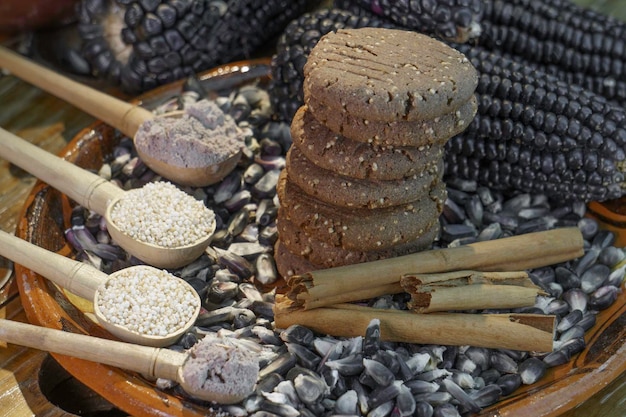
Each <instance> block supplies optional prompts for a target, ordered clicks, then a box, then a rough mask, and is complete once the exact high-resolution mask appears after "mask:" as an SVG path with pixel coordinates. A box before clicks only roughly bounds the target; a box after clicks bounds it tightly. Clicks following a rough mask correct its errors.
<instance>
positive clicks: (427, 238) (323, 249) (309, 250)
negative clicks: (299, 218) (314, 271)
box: [276, 210, 439, 268]
mask: <svg viewBox="0 0 626 417" xmlns="http://www.w3.org/2000/svg"><path fill="white" fill-rule="evenodd" d="M276 225H277V227H278V236H279V238H280V241H281V242H282V245H283V246H284V247H285V248H286V249H288V250H289V252H291V253H293V254H296V255H298V256H301V257H304V258H305V259H307V260H308V261H309V262H311V263H312V264H315V265H318V266H319V267H322V268H333V267H336V266H343V265H351V264H356V263H361V262H371V261H377V260H380V259H386V258H393V257H396V256H402V255H407V254H409V253H415V252H419V251H422V250H425V249H429V248H430V247H431V246H432V243H433V241H434V240H435V238H436V237H437V235H438V234H439V222H436V223H435V224H434V225H433V226H432V227H431V228H430V229H428V230H426V231H425V232H424V234H423V235H422V236H420V237H418V238H417V239H415V240H414V241H410V242H407V243H405V244H401V245H398V246H394V247H392V248H389V249H385V250H380V251H367V252H363V251H353V250H346V249H342V248H340V247H337V246H333V245H330V244H328V243H326V242H322V241H320V240H317V239H315V238H313V237H311V236H309V235H307V234H306V233H304V231H302V230H301V229H300V228H298V227H297V226H296V225H294V224H293V223H292V222H291V221H289V220H288V219H286V218H285V217H284V216H283V214H282V212H281V211H280V210H279V212H278V217H277V221H276Z"/></svg>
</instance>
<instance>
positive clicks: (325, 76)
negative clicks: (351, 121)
mask: <svg viewBox="0 0 626 417" xmlns="http://www.w3.org/2000/svg"><path fill="white" fill-rule="evenodd" d="M304 77H305V78H304V84H303V89H304V98H305V102H306V100H307V99H308V98H309V97H314V98H315V100H316V101H317V102H318V103H320V104H323V105H325V106H328V107H330V108H332V109H334V110H336V111H339V110H341V109H344V110H345V111H346V112H348V113H350V114H352V115H354V116H358V117H360V118H363V119H368V120H378V121H383V122H388V121H394V120H397V121H400V120H402V121H416V120H429V119H434V118H435V117H438V116H441V115H443V114H447V113H450V112H452V111H454V110H455V109H457V108H458V107H459V106H460V105H461V104H463V103H465V102H466V101H467V100H468V99H469V98H470V97H471V96H472V95H473V94H474V90H475V89H476V86H477V84H478V73H477V71H476V69H475V68H474V66H473V65H472V64H471V62H470V61H469V60H468V59H467V57H465V55H463V54H462V53H460V52H459V51H457V50H456V49H453V48H451V47H450V46H448V45H446V44H445V43H443V42H440V41H438V40H435V39H433V38H431V37H430V36H427V35H423V34H420V33H417V32H415V31H407V30H396V29H382V28H369V27H368V28H361V29H339V30H337V32H329V33H328V34H326V35H324V36H323V37H322V38H321V39H320V40H319V42H318V43H317V44H316V45H315V47H314V48H313V49H312V50H311V53H310V54H309V57H308V59H307V62H306V64H305V65H304Z"/></svg>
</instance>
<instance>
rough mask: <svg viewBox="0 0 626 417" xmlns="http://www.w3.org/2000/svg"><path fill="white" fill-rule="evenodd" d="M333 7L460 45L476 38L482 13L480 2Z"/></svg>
mask: <svg viewBox="0 0 626 417" xmlns="http://www.w3.org/2000/svg"><path fill="white" fill-rule="evenodd" d="M334 7H336V8H339V9H344V10H348V11H351V12H352V13H355V14H358V15H362V14H363V13H361V11H363V12H366V13H371V14H374V15H378V16H379V17H381V18H385V19H388V20H389V21H390V22H393V23H394V24H396V25H397V26H401V27H404V28H407V29H411V30H415V31H417V32H420V33H425V34H428V35H434V36H436V37H438V38H441V39H443V40H446V41H450V42H461V43H463V42H467V41H469V40H470V39H473V38H476V37H477V36H478V35H479V34H480V21H481V18H482V13H483V1H482V0H450V1H445V2H444V1H397V0H377V1H373V0H335V2H334Z"/></svg>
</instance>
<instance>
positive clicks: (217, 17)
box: [77, 0, 319, 93]
mask: <svg viewBox="0 0 626 417" xmlns="http://www.w3.org/2000/svg"><path fill="white" fill-rule="evenodd" d="M317 3H319V0H294V1H284V0H283V1H280V0H272V1H264V2H258V1H252V0H245V1H239V0H230V1H226V0H218V1H215V0H81V2H80V3H79V7H78V19H79V22H78V25H77V26H78V32H79V35H80V37H81V39H82V41H83V45H82V48H81V55H82V56H83V57H84V58H85V60H86V61H87V62H88V63H89V65H90V67H91V73H92V74H93V75H95V76H96V77H98V78H107V79H109V80H110V81H113V82H116V83H120V84H121V86H122V88H123V89H124V90H126V91H127V92H130V93H136V92H141V91H145V90H148V89H150V88H153V87H155V86H157V85H161V84H165V83H168V82H171V81H173V80H177V79H180V78H183V77H185V76H188V75H191V74H193V73H196V72H199V71H202V70H206V69H208V68H211V67H214V66H215V65H219V64H222V63H225V62H230V61H232V60H236V59H244V58H249V57H250V56H251V55H252V53H253V52H255V51H256V49H258V48H259V47H260V46H261V45H264V44H265V43H266V42H268V41H269V40H270V39H272V38H273V37H275V36H276V35H277V34H278V33H280V31H281V30H282V29H283V28H284V27H285V26H286V25H287V23H288V22H289V21H291V20H292V19H294V18H295V17H296V16H299V15H300V14H302V13H303V12H305V11H306V10H307V9H308V8H310V7H312V5H315V4H317Z"/></svg>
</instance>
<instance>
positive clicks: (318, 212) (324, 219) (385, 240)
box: [276, 170, 446, 252]
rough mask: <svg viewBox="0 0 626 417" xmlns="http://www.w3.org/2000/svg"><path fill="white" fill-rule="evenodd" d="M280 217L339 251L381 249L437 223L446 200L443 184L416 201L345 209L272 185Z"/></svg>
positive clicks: (286, 184)
mask: <svg viewBox="0 0 626 417" xmlns="http://www.w3.org/2000/svg"><path fill="white" fill-rule="evenodd" d="M276 190H277V193H278V198H279V201H280V207H281V210H284V216H285V217H286V218H287V219H288V220H290V221H291V222H292V223H294V224H295V225H296V226H297V227H299V228H301V229H302V230H303V231H304V232H305V233H307V234H308V235H309V236H311V237H314V238H315V239H318V240H321V241H323V242H327V243H329V244H331V245H333V246H339V247H341V248H343V249H348V250H357V251H364V252H367V251H372V250H383V249H388V248H391V247H392V246H397V245H400V244H403V243H407V242H410V241H412V240H415V239H417V238H418V237H419V236H421V235H423V234H424V232H425V231H426V230H428V229H429V228H431V227H432V225H433V224H434V223H435V222H436V221H438V218H439V214H440V213H441V210H442V208H443V204H444V201H445V198H446V187H445V184H444V183H443V181H440V182H438V183H437V185H435V187H434V188H433V190H431V192H430V193H429V194H428V195H425V196H424V197H422V198H421V199H420V200H419V201H415V202H412V203H408V204H402V205H399V206H393V207H386V208H380V209H349V208H345V207H339V206H336V205H331V204H328V203H325V202H323V201H320V200H317V199H315V198H313V197H311V196H309V195H307V194H306V193H305V192H304V191H302V190H301V189H300V188H299V187H298V186H297V185H295V184H293V183H291V182H290V181H287V175H286V171H285V170H283V172H282V173H281V176H280V178H279V180H278V185H277V186H276Z"/></svg>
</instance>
